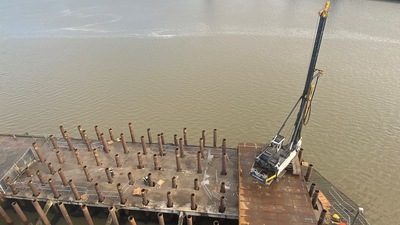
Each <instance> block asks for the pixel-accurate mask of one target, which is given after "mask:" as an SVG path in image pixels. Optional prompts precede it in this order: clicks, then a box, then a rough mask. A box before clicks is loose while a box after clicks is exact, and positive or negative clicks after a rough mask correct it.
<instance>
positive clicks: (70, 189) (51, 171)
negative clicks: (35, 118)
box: [0, 123, 239, 225]
mask: <svg viewBox="0 0 400 225" xmlns="http://www.w3.org/2000/svg"><path fill="white" fill-rule="evenodd" d="M128 128H129V136H130V140H129V141H128V140H127V138H126V137H125V135H124V133H121V134H120V135H119V136H118V137H116V136H115V135H114V131H113V129H111V128H110V129H108V134H109V140H107V139H108V138H107V137H106V135H105V134H104V133H101V132H100V128H99V127H98V126H95V127H94V131H95V137H96V138H95V139H94V140H91V139H90V138H89V137H88V132H87V131H86V130H83V129H82V127H81V126H78V131H79V134H80V136H81V137H80V138H79V139H75V138H71V137H70V135H69V132H68V131H67V130H65V129H64V127H63V126H60V131H61V135H62V137H61V136H60V138H57V137H56V136H54V135H50V136H49V137H47V138H46V137H45V138H35V141H34V142H32V138H31V137H22V136H19V137H16V136H14V139H15V142H16V143H15V145H18V146H24V144H27V143H30V145H31V148H30V149H29V150H32V149H33V151H32V152H33V155H34V158H35V159H34V160H33V161H32V162H31V163H28V164H27V166H26V167H25V168H21V171H20V173H19V175H18V176H15V177H13V176H11V175H10V174H12V173H7V174H6V176H5V178H4V180H5V183H6V185H7V186H6V188H2V189H5V190H3V191H4V193H3V195H2V198H3V197H5V198H8V199H15V200H28V201H31V203H32V205H33V206H34V208H35V209H36V211H37V213H38V215H39V216H40V219H41V220H42V222H43V223H44V224H46V225H47V224H50V221H49V219H48V218H47V216H46V213H47V212H45V211H44V209H42V207H41V206H40V204H39V202H48V201H51V203H54V204H55V205H57V206H58V208H59V210H60V211H61V213H62V215H63V217H64V219H65V221H66V222H67V224H72V221H71V218H70V216H69V214H68V211H67V210H66V208H65V205H67V204H68V205H78V206H80V208H81V210H82V213H83V215H84V217H85V219H86V221H87V223H88V224H94V223H93V220H92V217H91V214H90V212H89V207H103V208H106V209H108V212H109V215H110V217H111V218H112V222H113V224H119V220H121V219H122V218H118V216H117V214H116V211H118V210H121V209H124V210H139V211H145V212H154V213H156V214H157V218H158V221H159V224H160V225H163V224H164V214H165V213H168V214H177V215H180V217H186V219H185V221H186V223H187V224H192V219H193V218H194V217H212V218H215V219H216V221H215V223H218V221H217V219H220V218H224V219H238V201H239V200H238V167H237V165H238V161H237V149H231V148H227V147H226V139H223V140H222V142H221V146H217V145H218V144H217V130H216V129H214V130H213V135H212V136H213V139H212V146H207V145H206V131H205V130H203V131H202V133H201V134H200V135H199V142H198V143H196V144H195V145H190V144H189V143H188V130H187V129H186V128H184V129H183V133H182V136H183V137H182V138H178V135H177V134H175V135H174V136H173V142H172V143H166V141H165V136H164V134H163V133H160V134H157V139H156V141H153V137H152V134H151V130H150V129H147V141H146V140H145V137H144V136H141V137H140V138H139V140H137V139H136V137H135V131H134V127H133V125H132V123H129V124H128ZM17 142H18V144H17ZM27 148H28V147H27ZM12 207H13V208H14V209H15V211H16V212H17V214H18V215H19V217H20V219H21V220H22V221H23V223H24V224H29V222H28V220H27V218H26V216H25V215H24V213H23V211H22V210H21V208H20V207H19V205H18V203H17V201H14V202H13V203H12ZM45 208H46V207H45ZM47 211H48V209H47ZM0 212H1V215H2V216H3V218H4V219H5V221H6V222H7V224H11V223H12V221H11V219H10V218H9V217H8V216H7V213H6V212H4V210H3V208H0ZM127 220H128V221H129V223H130V224H136V222H135V218H134V217H133V216H132V215H130V216H129V217H128V218H127ZM124 222H125V221H124Z"/></svg>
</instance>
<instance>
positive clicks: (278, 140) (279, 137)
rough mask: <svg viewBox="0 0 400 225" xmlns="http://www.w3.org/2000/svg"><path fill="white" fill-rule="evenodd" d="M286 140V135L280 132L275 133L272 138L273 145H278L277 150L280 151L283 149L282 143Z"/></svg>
mask: <svg viewBox="0 0 400 225" xmlns="http://www.w3.org/2000/svg"><path fill="white" fill-rule="evenodd" d="M284 141H285V137H284V136H282V135H280V134H277V135H275V137H274V138H273V139H272V141H271V145H272V146H275V147H276V151H277V152H278V151H279V150H280V149H281V147H282V144H283V142H284Z"/></svg>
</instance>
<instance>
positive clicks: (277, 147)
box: [250, 1, 330, 185]
mask: <svg viewBox="0 0 400 225" xmlns="http://www.w3.org/2000/svg"><path fill="white" fill-rule="evenodd" d="M329 6H330V2H329V1H327V2H326V4H325V7H324V9H322V10H321V11H320V12H319V23H318V29H317V33H316V37H315V42H314V48H313V53H312V56H311V61H310V65H309V68H308V73H307V78H306V82H305V85H304V90H303V93H302V95H301V96H300V98H299V100H298V101H297V102H296V104H295V106H294V107H293V109H292V110H291V111H290V113H289V115H288V116H287V118H286V119H285V122H284V123H283V125H282V126H281V128H280V129H279V131H278V133H277V134H276V135H275V137H274V138H273V139H272V141H271V143H270V144H269V145H267V147H265V148H264V149H263V150H262V151H261V153H260V154H259V155H257V156H256V157H255V158H254V161H255V162H254V164H253V167H252V169H251V171H250V174H251V175H252V176H253V177H254V178H256V179H257V180H259V181H261V182H262V183H264V184H268V185H269V184H271V183H272V182H273V181H274V180H275V179H277V178H278V177H279V176H280V175H281V174H283V173H282V172H284V171H285V169H286V167H287V166H288V165H289V164H290V163H291V161H292V159H293V158H294V157H295V156H296V155H297V152H298V151H299V150H300V148H301V131H302V129H303V126H304V121H305V120H306V116H307V115H309V110H310V109H309V107H310V104H311V101H312V97H313V95H314V91H315V87H316V84H317V82H318V78H319V76H320V75H322V71H321V70H316V69H315V66H316V64H317V59H318V53H319V49H320V47H321V42H322V36H323V34H324V28H325V23H326V19H327V17H328V10H329ZM315 78H317V79H316V81H315V83H313V80H314V79H315ZM299 103H300V107H299V111H298V113H297V118H296V121H295V123H294V127H295V128H294V131H293V134H292V135H291V139H290V141H289V142H288V143H287V144H285V142H284V141H285V137H284V136H282V135H281V134H280V132H281V131H282V129H283V127H284V126H285V125H286V122H287V121H288V118H289V117H290V116H291V115H292V113H293V112H294V111H295V108H296V107H297V106H298V104H299Z"/></svg>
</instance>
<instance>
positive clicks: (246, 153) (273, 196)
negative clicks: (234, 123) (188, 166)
mask: <svg viewBox="0 0 400 225" xmlns="http://www.w3.org/2000/svg"><path fill="white" fill-rule="evenodd" d="M260 150H261V146H259V145H255V144H249V143H240V144H239V146H238V151H239V152H238V158H239V159H238V161H239V171H240V173H239V225H259V224H269V225H270V224H271V225H283V224H296V225H305V224H310V225H311V224H313V225H315V224H317V219H316V217H315V213H314V211H313V208H312V206H311V199H310V197H309V195H308V189H307V187H306V185H305V182H304V181H303V178H302V176H294V175H291V174H290V173H286V174H285V176H283V177H282V178H280V180H279V181H278V182H274V183H273V184H272V185H271V186H270V187H268V186H265V185H263V184H261V183H260V182H258V181H257V180H255V179H254V178H252V177H251V176H250V175H249V173H250V169H251V166H252V164H253V162H254V160H253V157H254V155H256V154H257V153H259V152H260ZM228 208H229V206H228ZM228 208H227V210H228Z"/></svg>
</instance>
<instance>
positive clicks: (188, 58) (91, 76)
mask: <svg viewBox="0 0 400 225" xmlns="http://www.w3.org/2000/svg"><path fill="white" fill-rule="evenodd" d="M323 4H324V3H323V1H317V2H315V1H314V2H313V1H306V0H301V1H295V2H292V1H286V0H285V1H282V0H279V1H278V0H272V1H268V2H265V1H251V2H248V1H240V0H234V1H225V0H222V1H209V0H194V1H182V0H181V1H158V0H154V1H119V2H109V1H104V0H100V1H96V3H93V2H82V1H56V2H54V1H48V0H40V1H31V2H26V1H8V2H6V1H3V2H1V3H0V6H1V7H0V10H1V13H0V21H2V23H1V26H0V46H1V48H0V49H1V50H0V63H1V67H0V78H1V82H0V94H1V97H0V107H1V110H0V132H1V133H25V132H27V131H28V132H29V133H34V134H47V135H49V134H55V135H59V131H58V126H59V125H61V124H62V125H64V127H65V128H66V129H67V130H70V131H73V132H72V135H74V136H78V133H77V132H76V130H77V129H76V126H77V125H79V124H80V125H82V127H84V128H85V129H86V130H88V131H90V132H89V136H93V135H94V129H93V126H94V125H99V127H101V128H103V129H108V128H110V127H112V128H113V130H114V131H115V132H119V131H121V132H127V123H128V122H133V123H134V125H135V128H136V130H137V132H138V135H145V134H146V129H147V128H148V127H151V128H152V130H153V131H154V132H163V133H164V134H165V135H166V138H167V139H170V141H172V137H173V134H175V133H178V134H180V133H181V129H182V128H183V127H187V128H188V133H189V142H195V141H196V140H198V139H197V138H198V137H199V135H200V134H201V130H203V129H205V130H208V131H210V132H208V133H207V135H209V137H210V138H211V131H212V129H213V128H218V130H219V134H220V137H221V138H222V137H225V138H227V139H228V144H229V145H230V146H235V145H236V143H237V142H238V141H248V142H266V141H268V140H270V139H271V138H272V137H273V135H274V133H275V132H276V130H277V129H278V128H279V126H280V125H281V123H282V122H283V120H284V118H285V116H286V115H287V113H288V112H289V110H290V108H291V106H292V105H293V104H294V103H295V101H296V99H297V96H298V95H299V94H300V93H301V90H302V86H303V84H304V79H305V75H306V71H307V68H308V62H309V57H310V54H311V50H312V49H311V48H312V42H313V35H314V32H315V28H316V23H317V14H316V12H318V10H319V9H320V8H321V7H322V6H323ZM331 7H332V8H331V10H330V15H329V16H330V17H329V18H328V22H327V27H326V29H325V37H324V40H323V43H322V48H321V52H320V58H319V62H318V65H317V68H319V69H323V70H324V71H325V76H324V77H322V78H321V80H320V85H319V88H318V91H317V94H316V96H315V100H314V105H313V113H312V119H311V121H310V124H309V125H308V126H307V127H306V128H305V130H304V131H305V133H304V135H303V140H304V141H303V143H304V148H305V149H306V151H305V158H306V159H307V160H309V161H311V162H313V164H314V165H315V166H316V167H317V168H318V170H319V171H320V172H321V173H322V174H324V175H325V176H326V177H328V178H329V179H330V180H331V181H332V182H333V183H334V184H335V185H336V186H337V187H340V188H341V190H342V191H343V192H344V193H346V194H347V195H349V197H351V198H352V199H354V200H355V202H357V203H359V204H360V205H361V206H363V207H364V208H365V213H366V216H367V217H368V218H369V219H370V221H371V222H372V223H377V224H397V223H399V222H400V221H399V219H398V217H397V216H395V215H398V213H400V211H399V210H400V209H399V208H398V207H396V206H397V202H399V201H400V198H399V197H398V196H400V190H398V189H397V188H395V187H396V186H398V185H399V184H400V183H399V179H397V178H398V176H397V174H398V170H399V169H400V166H399V165H398V163H397V162H398V160H399V156H398V154H397V149H398V147H397V146H398V145H397V140H398V139H399V137H400V116H399V115H400V104H399V100H398V96H399V91H398V87H399V86H400V78H399V76H398V74H399V73H400V69H399V66H398V62H399V61H400V39H399V35H398V34H399V33H400V26H398V25H397V24H398V22H397V21H400V16H399V14H398V12H399V9H400V4H398V3H397V2H395V1H394V2H390V1H360V0H351V1H346V2H339V1H333V2H332V4H331ZM74 132H76V133H74ZM210 138H209V140H210ZM377 179H378V180H377ZM377 186H379V188H380V194H379V196H378V195H377V194H376V191H375V190H376V188H377ZM81 219H82V218H81ZM60 221H61V220H60ZM60 223H61V222H60Z"/></svg>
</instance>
